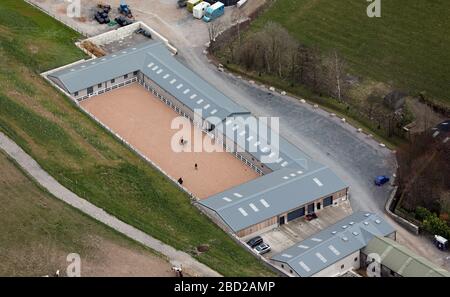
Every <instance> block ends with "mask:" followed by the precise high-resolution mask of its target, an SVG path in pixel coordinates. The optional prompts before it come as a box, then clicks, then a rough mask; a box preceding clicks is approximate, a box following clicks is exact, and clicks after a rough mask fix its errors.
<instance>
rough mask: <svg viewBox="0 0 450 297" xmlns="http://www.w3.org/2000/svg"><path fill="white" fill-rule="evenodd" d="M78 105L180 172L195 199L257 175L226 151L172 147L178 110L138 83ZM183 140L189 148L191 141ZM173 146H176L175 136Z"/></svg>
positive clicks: (155, 159)
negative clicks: (197, 150)
mask: <svg viewBox="0 0 450 297" xmlns="http://www.w3.org/2000/svg"><path fill="white" fill-rule="evenodd" d="M81 105H82V107H83V108H84V109H86V110H87V111H89V112H90V113H92V114H93V115H94V116H95V117H97V118H98V119H99V120H100V121H101V122H102V123H104V124H105V125H106V126H108V127H109V128H110V129H112V130H113V131H114V132H116V133H117V134H119V135H120V136H121V137H123V138H124V139H126V140H127V141H128V142H129V143H130V144H131V145H133V146H134V147H135V148H137V149H138V150H139V151H140V152H142V153H143V154H144V155H145V156H147V157H148V158H149V159H151V160H152V161H153V162H155V163H156V164H157V165H158V166H159V167H161V168H162V169H163V170H164V171H165V172H167V173H168V174H169V175H170V176H171V177H172V178H174V179H178V178H180V177H181V178H182V179H183V181H184V182H183V185H184V186H185V187H186V188H187V189H188V190H189V191H191V192H192V193H193V194H194V195H195V196H197V197H198V198H200V199H202V198H206V197H208V196H211V195H213V194H216V193H219V192H222V191H224V190H226V189H229V188H231V187H233V186H237V185H239V184H242V183H244V182H247V181H250V180H252V179H254V178H256V177H257V176H258V175H257V174H256V173H255V172H254V171H253V170H251V169H250V168H249V167H247V166H245V165H244V164H243V163H242V162H241V161H239V160H237V159H236V158H234V157H233V156H232V155H231V154H229V153H227V152H213V153H208V152H176V151H174V150H173V149H172V146H171V142H172V137H173V136H174V134H175V133H177V132H178V130H172V129H171V123H172V120H173V119H174V118H176V117H178V114H177V113H175V111H173V110H172V109H171V108H169V107H168V106H167V105H165V104H164V103H162V102H161V101H160V100H159V99H156V98H155V97H154V96H153V95H152V94H151V93H150V92H148V91H146V90H145V89H144V88H143V87H141V86H140V85H138V84H133V85H131V86H128V87H125V88H121V89H118V90H115V91H112V92H108V93H106V94H102V95H100V96H96V97H92V98H91V99H88V100H86V101H83V102H82V104H81ZM186 122H187V120H186ZM195 129H197V128H195ZM197 131H198V130H197ZM193 133H194V128H192V129H191V135H193ZM204 137H207V136H204ZM185 139H188V137H186V138H185ZM187 146H189V147H191V151H193V142H192V141H191V142H189V141H188V144H187ZM183 148H187V147H186V146H184V147H183ZM217 148H219V147H217ZM175 149H176V150H181V147H180V144H179V143H178V141H177V140H175ZM195 163H197V164H198V170H196V169H195V167H194V164H195Z"/></svg>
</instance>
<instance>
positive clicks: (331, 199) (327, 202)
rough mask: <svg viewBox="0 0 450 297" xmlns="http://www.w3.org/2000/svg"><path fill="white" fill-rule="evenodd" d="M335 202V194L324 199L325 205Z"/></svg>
mask: <svg viewBox="0 0 450 297" xmlns="http://www.w3.org/2000/svg"><path fill="white" fill-rule="evenodd" d="M331 204H333V196H330V197H327V198H325V199H323V207H326V206H329V205H331Z"/></svg>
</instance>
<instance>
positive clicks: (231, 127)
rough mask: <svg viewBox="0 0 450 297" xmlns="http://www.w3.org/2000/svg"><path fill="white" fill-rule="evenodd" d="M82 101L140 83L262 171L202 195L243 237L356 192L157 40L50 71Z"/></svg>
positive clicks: (207, 207) (214, 214)
mask: <svg viewBox="0 0 450 297" xmlns="http://www.w3.org/2000/svg"><path fill="white" fill-rule="evenodd" d="M47 78H48V79H49V80H50V81H51V82H53V83H54V85H55V86H57V87H58V88H60V90H62V91H63V92H65V93H66V94H67V95H68V96H69V97H70V98H72V99H73V100H74V101H76V102H81V101H83V100H86V99H88V98H90V97H93V96H96V95H99V94H103V93H105V92H110V91H113V90H115V89H117V88H121V87H124V86H127V85H129V84H131V83H139V84H140V85H142V86H143V87H144V88H145V89H146V90H148V91H149V92H151V93H153V94H154V95H155V96H156V97H157V98H159V100H161V101H163V102H164V103H165V104H167V105H168V106H170V107H171V108H172V109H173V110H174V111H176V112H177V113H178V114H180V115H182V116H184V117H186V118H188V119H190V120H191V121H192V122H193V123H194V124H195V125H197V126H198V127H200V128H201V129H202V130H203V131H204V132H205V133H207V134H208V135H209V136H210V137H211V138H212V139H214V140H215V141H216V142H217V143H219V144H222V145H223V147H224V148H225V149H226V150H227V151H229V152H230V153H232V154H234V155H235V157H236V158H238V159H239V160H241V161H242V162H243V163H245V164H246V165H248V166H249V167H251V168H252V169H253V170H254V171H255V172H257V173H258V174H259V175H261V177H260V178H258V179H256V180H252V181H250V182H248V183H245V184H242V185H240V186H237V187H234V188H232V189H229V190H227V191H225V192H222V193H219V194H216V195H213V196H212V197H209V198H207V199H205V200H202V201H199V202H198V205H199V207H200V208H202V209H203V210H204V211H205V213H207V214H208V215H209V216H210V217H211V218H213V219H214V221H215V222H216V223H217V224H219V226H221V227H223V228H224V229H226V230H227V231H229V232H233V233H235V234H236V235H238V236H240V237H244V236H249V235H251V234H255V233H258V232H262V231H264V230H268V229H271V228H275V227H277V226H279V225H283V224H288V223H289V222H290V221H292V220H295V219H297V218H300V217H302V216H304V215H306V214H308V213H312V212H318V211H320V210H321V209H323V208H324V207H332V206H333V205H337V204H339V203H340V202H341V201H344V200H346V199H347V197H348V186H347V185H346V184H345V183H344V182H343V181H342V180H341V179H340V178H339V177H338V176H336V175H335V174H334V173H333V172H332V170H330V169H329V168H328V167H326V166H324V165H322V164H320V163H319V162H317V161H315V160H313V159H312V158H310V157H309V156H308V155H306V154H305V153H304V152H303V151H301V150H299V149H298V148H297V147H296V146H294V145H292V144H291V143H290V142H289V141H287V140H286V139H285V138H283V137H281V136H280V135H278V134H277V132H276V131H274V129H272V128H271V126H270V127H268V128H269V131H268V133H265V134H266V135H263V134H262V133H260V129H259V125H260V123H258V124H257V126H256V127H255V126H254V125H250V124H249V122H251V120H252V119H254V117H252V115H251V113H250V112H249V111H248V110H246V109H245V108H243V107H241V106H239V105H238V104H236V103H235V102H234V101H233V100H231V99H230V98H228V97H227V96H225V95H224V94H223V93H221V92H220V91H218V90H217V89H216V88H215V87H213V86H212V85H210V84H209V83H207V82H206V81H205V80H203V79H202V78H201V77H199V76H198V75H197V74H196V73H194V72H193V71H191V70H190V69H188V68H187V67H186V66H184V65H183V64H182V63H180V62H179V61H178V60H177V59H176V57H174V56H173V55H172V54H171V53H170V52H169V50H168V49H167V48H166V45H165V44H164V43H163V42H159V41H149V42H146V43H143V44H140V45H136V46H134V47H131V48H127V49H124V50H121V51H120V52H116V53H113V54H110V55H107V56H105V57H101V58H97V59H92V60H88V61H84V62H81V63H77V64H73V65H70V66H68V67H65V68H62V69H58V70H56V71H53V72H49V73H47Z"/></svg>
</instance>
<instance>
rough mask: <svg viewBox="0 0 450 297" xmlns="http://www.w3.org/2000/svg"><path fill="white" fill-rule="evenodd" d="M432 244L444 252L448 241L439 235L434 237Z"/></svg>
mask: <svg viewBox="0 0 450 297" xmlns="http://www.w3.org/2000/svg"><path fill="white" fill-rule="evenodd" d="M434 244H435V245H436V246H437V247H438V249H440V250H446V249H447V248H448V240H447V239H445V238H444V237H442V236H439V235H434Z"/></svg>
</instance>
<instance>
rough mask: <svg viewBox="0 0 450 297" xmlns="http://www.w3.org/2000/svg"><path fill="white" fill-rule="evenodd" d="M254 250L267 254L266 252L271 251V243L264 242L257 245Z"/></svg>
mask: <svg viewBox="0 0 450 297" xmlns="http://www.w3.org/2000/svg"><path fill="white" fill-rule="evenodd" d="M254 250H255V251H256V252H257V253H258V254H260V255H262V254H265V253H268V252H270V245H268V244H267V243H265V242H263V243H261V244H259V245H257V246H256V247H255V248H254Z"/></svg>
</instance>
